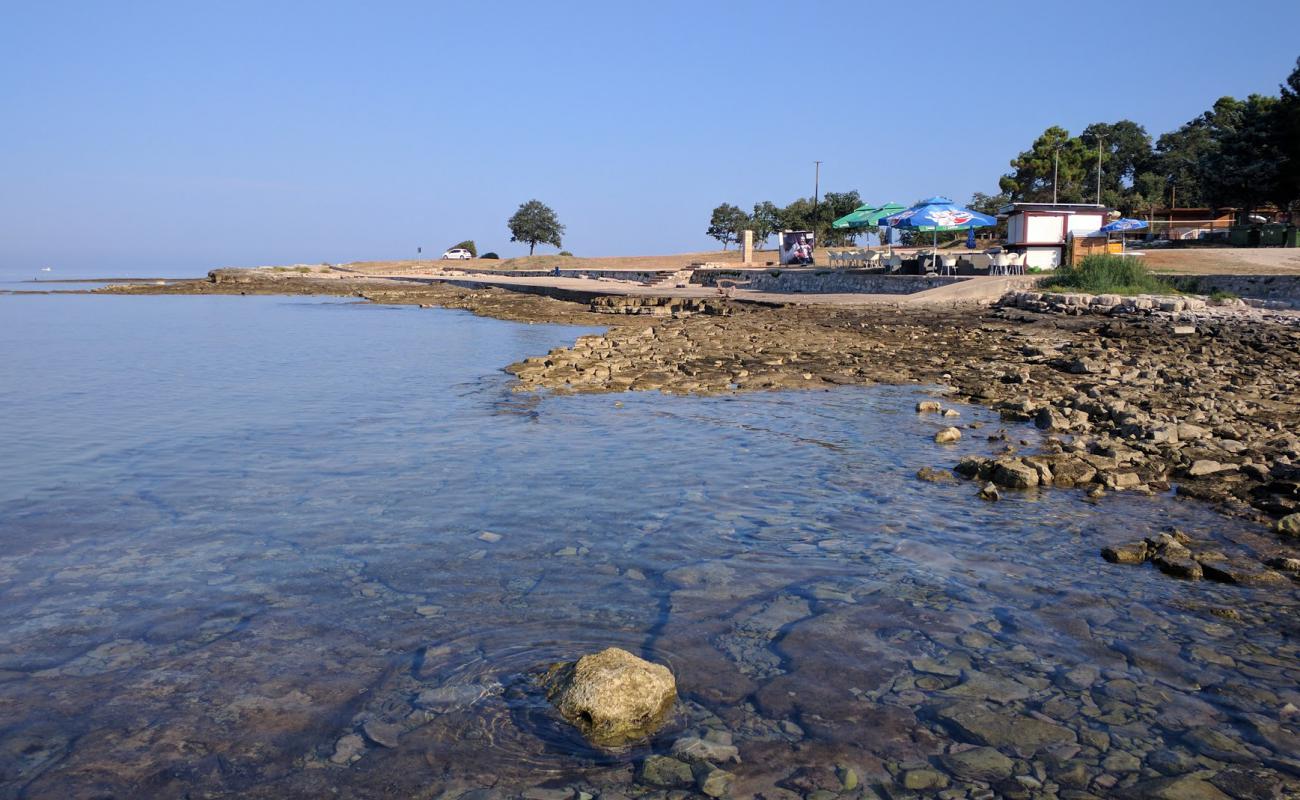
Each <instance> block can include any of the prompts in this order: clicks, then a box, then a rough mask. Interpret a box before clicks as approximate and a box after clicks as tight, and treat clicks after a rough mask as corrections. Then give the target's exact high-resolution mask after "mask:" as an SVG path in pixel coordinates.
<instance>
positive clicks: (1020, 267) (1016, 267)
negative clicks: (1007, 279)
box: [1007, 253, 1029, 275]
mask: <svg viewBox="0 0 1300 800" xmlns="http://www.w3.org/2000/svg"><path fill="white" fill-rule="evenodd" d="M1028 258H1029V254H1028V253H1010V254H1008V255H1007V274H1008V275H1024V274H1025V260H1026V259H1028Z"/></svg>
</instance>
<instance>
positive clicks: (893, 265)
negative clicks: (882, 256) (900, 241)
mask: <svg viewBox="0 0 1300 800" xmlns="http://www.w3.org/2000/svg"><path fill="white" fill-rule="evenodd" d="M885 264H886V266H888V267H889V271H890V272H898V271H899V270H901V269H902V268H903V257H902V256H900V255H899V254H898V253H894V254H892V255H890V256H889V260H888V261H886V262H885Z"/></svg>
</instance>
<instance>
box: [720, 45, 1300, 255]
mask: <svg viewBox="0 0 1300 800" xmlns="http://www.w3.org/2000/svg"><path fill="white" fill-rule="evenodd" d="M1279 88H1280V91H1279V93H1278V95H1276V96H1273V95H1260V94H1252V95H1250V96H1249V97H1247V98H1246V99H1244V100H1241V99H1237V98H1235V97H1221V98H1219V100H1218V101H1216V102H1215V103H1214V105H1213V106H1212V107H1211V108H1210V109H1209V110H1207V111H1205V112H1204V113H1202V114H1200V115H1199V116H1197V117H1196V118H1194V119H1191V120H1189V121H1188V122H1187V123H1185V124H1184V125H1182V126H1181V127H1179V128H1178V129H1177V130H1174V131H1169V132H1168V133H1163V134H1160V135H1159V136H1158V137H1155V138H1153V137H1152V136H1151V134H1150V133H1148V132H1147V130H1146V128H1144V127H1143V126H1142V125H1140V124H1138V123H1136V122H1133V121H1132V120H1127V119H1123V120H1119V121H1118V122H1096V123H1093V124H1091V125H1089V126H1087V127H1086V128H1084V129H1083V130H1082V131H1081V132H1080V133H1079V135H1078V136H1072V135H1071V134H1070V132H1069V131H1067V130H1065V129H1064V128H1061V127H1059V126H1053V127H1050V128H1048V129H1047V130H1045V131H1043V133H1042V135H1040V136H1039V137H1038V138H1037V139H1035V140H1034V142H1033V144H1032V145H1030V147H1029V149H1028V150H1026V151H1024V152H1022V153H1020V154H1019V155H1018V156H1016V157H1015V158H1014V159H1012V160H1011V162H1010V166H1011V170H1010V171H1009V172H1008V173H1006V174H1005V175H1003V176H1002V177H1001V178H1000V179H999V181H998V189H999V191H998V192H997V193H996V194H985V193H983V192H976V193H975V194H974V195H973V196H972V197H971V200H970V207H971V208H972V209H974V210H976V211H979V212H982V213H985V214H996V213H997V210H998V209H999V208H1000V207H1002V206H1004V205H1006V204H1007V203H1012V202H1020V203H1047V202H1051V201H1052V199H1053V192H1054V191H1055V197H1056V200H1057V201H1058V202H1062V203H1092V202H1097V201H1098V200H1100V202H1101V203H1103V204H1105V205H1106V206H1107V207H1109V208H1114V209H1118V210H1119V211H1120V212H1121V213H1123V214H1125V215H1135V216H1136V215H1141V214H1143V213H1150V212H1151V211H1152V210H1153V209H1155V208H1157V207H1165V206H1175V205H1177V206H1183V207H1193V208H1197V207H1205V208H1215V209H1218V208H1240V209H1243V210H1245V211H1251V210H1254V209H1257V208H1259V207H1261V206H1263V205H1265V204H1270V203H1271V204H1273V205H1274V206H1276V207H1277V208H1279V209H1282V210H1290V209H1292V208H1294V207H1295V206H1296V205H1297V204H1300V58H1298V59H1296V66H1295V69H1294V70H1293V71H1292V72H1291V74H1290V75H1289V76H1287V78H1286V80H1285V81H1284V82H1283V83H1282V84H1281V86H1280V87H1279ZM1098 172H1100V179H1101V180H1100V188H1101V192H1100V198H1098V192H1097V189H1098ZM861 204H862V202H861V199H860V197H859V195H858V192H856V191H850V192H827V193H826V196H825V197H824V198H822V199H821V201H820V202H818V203H816V204H814V202H813V198H807V197H801V198H799V199H797V200H795V201H794V202H792V203H790V204H789V205H788V206H785V207H784V208H780V207H778V206H776V205H775V204H774V203H771V202H769V201H764V202H762V203H756V204H755V205H754V207H753V210H752V211H751V212H749V213H746V212H745V211H744V210H743V209H741V208H739V207H738V206H735V205H732V204H731V203H723V204H722V205H720V206H718V207H717V208H715V209H713V213H712V215H711V216H710V218H709V228H708V231H707V234H708V235H709V236H711V237H713V238H714V239H717V240H718V241H720V242H722V246H723V249H726V247H727V246H728V245H730V244H731V243H733V242H737V241H739V240H740V237H741V236H742V232H743V231H744V230H745V229H746V228H749V229H751V230H753V231H754V243H755V245H756V246H757V245H760V244H762V243H765V242H766V241H767V239H768V237H770V236H771V235H772V234H773V233H775V232H777V231H781V230H811V231H814V232H816V234H817V242H818V244H819V245H825V246H828V247H842V246H845V245H849V244H852V243H853V241H854V238H855V237H856V236H857V235H859V234H860V233H862V231H861V230H856V231H855V230H842V229H841V230H837V229H835V228H832V227H831V223H832V222H833V221H834V220H836V219H838V218H839V217H842V216H844V215H845V214H848V213H850V212H852V211H853V210H854V209H855V208H857V207H858V206H860V205H861Z"/></svg>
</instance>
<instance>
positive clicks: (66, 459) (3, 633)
mask: <svg viewBox="0 0 1300 800" xmlns="http://www.w3.org/2000/svg"><path fill="white" fill-rule="evenodd" d="M0 311H3V314H2V315H0V337H2V340H3V341H4V343H5V345H6V349H7V351H8V352H11V353H13V363H12V369H11V370H10V375H11V376H16V379H15V380H6V381H5V382H3V383H2V384H0V407H3V408H5V409H6V411H5V413H6V421H7V422H8V424H9V428H10V430H11V432H12V433H11V436H10V437H8V438H9V440H10V441H9V444H10V445H12V446H11V447H7V448H6V451H5V453H4V455H3V456H0V521H2V524H3V538H2V539H0V600H2V601H3V607H4V609H5V612H6V613H5V614H4V615H3V617H0V798H9V797H15V798H16V797H24V798H29V797H30V798H38V797H39V798H46V797H49V798H56V797H57V798H63V797H91V796H94V797H138V796H159V797H182V796H223V795H229V796H251V797H268V798H269V797H318V796H325V795H326V794H329V793H332V792H335V791H342V792H343V793H344V794H345V795H347V796H353V797H410V796H428V797H437V796H440V795H442V794H443V793H450V794H448V795H447V796H449V797H455V796H459V795H460V794H462V793H464V792H467V791H471V790H478V789H486V788H491V789H492V792H494V793H496V794H492V793H489V795H491V796H496V795H497V794H499V795H500V796H502V797H507V796H510V795H512V794H516V793H517V792H518V791H519V790H521V789H524V788H527V787H532V786H539V785H543V784H544V785H546V786H549V787H553V788H575V789H579V790H582V791H587V792H591V793H592V794H600V793H602V792H605V793H613V794H611V796H613V795H614V794H620V793H621V794H629V795H635V794H638V793H639V791H640V790H639V788H638V781H639V780H640V778H638V777H637V776H636V775H635V774H634V765H635V764H637V763H638V762H640V761H641V759H643V758H644V757H645V756H646V755H647V754H649V753H651V752H667V750H668V749H669V747H670V746H671V744H672V742H673V741H674V740H675V739H677V738H679V737H681V736H683V735H687V734H703V733H705V732H706V731H713V732H715V735H719V733H721V732H725V733H727V734H730V736H731V738H732V740H733V741H734V742H735V744H736V745H737V746H738V747H739V751H740V759H741V761H740V763H738V764H737V763H729V764H726V765H720V766H724V768H725V769H727V770H729V771H731V772H733V773H734V774H735V776H736V782H735V784H734V786H733V794H735V795H736V796H749V795H752V794H754V793H755V792H758V793H763V794H764V796H765V797H769V798H774V797H777V796H778V795H779V794H780V791H781V790H778V789H774V787H776V786H778V785H779V786H781V787H783V788H784V789H785V790H789V791H793V792H795V793H797V794H801V795H811V794H814V793H815V792H818V791H832V792H839V791H841V790H843V789H844V788H845V785H846V780H847V778H846V775H847V772H846V770H851V771H852V772H853V774H854V775H855V776H860V781H861V782H862V783H863V784H867V785H870V784H874V783H879V782H887V783H890V784H892V785H894V786H899V785H902V784H903V783H905V782H908V783H911V784H912V785H914V786H917V787H921V786H922V785H923V784H924V785H928V786H931V789H930V790H929V791H933V790H934V789H936V788H937V787H938V786H940V785H943V786H948V787H949V788H950V789H953V790H961V789H969V790H970V791H971V792H975V793H978V792H979V791H982V790H981V789H980V788H979V787H984V786H989V785H992V786H993V787H995V791H997V792H998V793H1000V794H1010V795H1015V793H1016V791H1017V790H1018V791H1021V792H1024V793H1030V792H1033V793H1039V794H1041V793H1044V792H1048V793H1051V794H1057V793H1060V792H1068V791H1086V792H1088V793H1090V794H1091V795H1094V796H1105V795H1108V794H1111V793H1112V790H1113V791H1114V792H1120V791H1121V790H1124V789H1125V787H1127V786H1131V785H1133V784H1137V785H1139V786H1147V785H1150V782H1151V781H1155V780H1167V781H1175V780H1184V781H1188V782H1195V787H1200V786H1202V785H1206V786H1208V785H1210V784H1209V783H1208V782H1209V781H1211V780H1215V781H1217V783H1216V784H1214V785H1215V786H1220V785H1221V786H1225V787H1226V786H1229V785H1237V784H1232V783H1231V780H1230V779H1237V780H1239V781H1240V780H1245V779H1246V778H1243V777H1241V775H1238V774H1237V772H1234V770H1237V771H1238V772H1241V771H1242V770H1245V772H1249V773H1250V776H1247V777H1251V776H1253V777H1252V779H1253V780H1256V781H1257V782H1260V783H1259V785H1260V786H1264V787H1265V788H1268V787H1273V788H1276V787H1277V786H1279V785H1283V784H1294V782H1295V781H1296V779H1297V775H1298V774H1300V773H1298V772H1297V770H1298V769H1300V762H1298V761H1297V755H1296V754H1297V752H1300V748H1297V746H1296V745H1297V738H1296V734H1295V722H1296V714H1297V713H1298V712H1297V706H1300V692H1297V689H1296V686H1297V681H1300V667H1298V666H1297V664H1298V663H1300V661H1298V660H1297V657H1296V656H1297V653H1296V649H1297V645H1296V633H1297V628H1298V626H1297V615H1296V601H1297V593H1296V591H1295V590H1294V588H1293V586H1291V585H1288V586H1286V587H1284V588H1283V589H1281V590H1278V589H1269V590H1257V589H1252V588H1248V587H1238V586H1225V585H1220V584H1213V583H1208V582H1198V583H1187V582H1180V581H1176V580H1173V579H1171V578H1168V577H1165V576H1162V575H1160V574H1158V573H1156V572H1154V571H1153V570H1151V569H1149V568H1145V567H1144V568H1138V567H1118V566H1113V565H1108V564H1106V563H1105V562H1103V561H1102V560H1101V559H1100V558H1099V557H1098V556H1097V552H1098V549H1099V548H1100V547H1101V546H1103V545H1105V544H1111V543H1116V542H1121V541H1128V540H1131V539H1133V538H1135V537H1138V536H1141V535H1146V534H1150V533H1153V532H1156V531H1159V530H1162V529H1164V528H1165V527H1167V526H1171V525H1172V526H1177V527H1178V528H1180V529H1182V530H1184V531H1186V532H1187V533H1189V534H1191V535H1192V536H1193V537H1196V538H1205V539H1210V540H1213V541H1214V542H1216V546H1217V547H1218V549H1221V550H1224V551H1227V552H1229V553H1231V552H1235V551H1239V550H1253V549H1258V548H1266V547H1268V546H1269V542H1270V539H1269V534H1267V533H1264V532H1262V531H1260V530H1257V529H1255V528H1252V527H1251V526H1247V525H1244V524H1242V523H1237V522H1233V521H1229V520H1225V519H1222V518H1220V517H1218V516H1216V515H1214V514H1212V513H1210V512H1208V511H1207V510H1205V509H1203V508H1201V507H1198V506H1195V505H1190V504H1186V503H1182V502H1178V501H1176V500H1173V499H1172V498H1168V497H1162V498H1140V497H1125V496H1112V497H1107V498H1105V499H1103V500H1101V501H1089V500H1087V499H1086V498H1084V497H1083V496H1082V495H1081V494H1077V493H1072V492H1063V491H1058V492H1048V493H1043V494H1025V493H1009V494H1011V495H1012V496H1011V497H1009V498H1008V499H1005V500H1003V501H1002V502H998V503H984V502H981V501H978V500H976V499H975V498H974V496H973V494H974V493H973V487H971V486H970V485H968V484H957V485H945V484H929V483H922V482H919V481H917V480H915V478H914V477H913V474H914V472H915V470H916V469H917V468H918V467H920V466H925V465H938V466H947V465H950V464H951V463H953V462H955V461H956V460H957V458H958V457H959V456H960V455H961V454H963V453H968V452H982V451H984V450H987V449H988V448H989V447H990V446H991V445H990V444H989V443H988V442H986V441H981V439H982V437H981V436H979V435H977V434H975V433H974V432H973V431H971V432H969V433H970V435H968V436H967V437H966V438H965V439H964V440H963V441H962V443H961V444H959V445H957V446H953V447H948V448H939V447H937V446H936V445H934V444H933V443H931V442H930V441H929V436H930V435H931V434H932V433H933V430H934V427H935V426H936V425H937V424H938V421H937V420H935V419H933V418H926V417H918V416H917V415H915V414H914V413H912V412H911V408H912V406H913V404H914V403H915V401H916V398H917V396H918V395H917V393H916V391H915V390H913V389H908V388H897V387H894V388H888V387H887V388H880V389H872V390H863V389H856V390H854V389H850V390H839V391H835V392H827V393H802V394H796V393H780V394H767V395H756V396H744V397H737V398H708V399H699V398H675V397H672V398H670V397H660V396H658V395H626V396H619V397H617V398H615V397H609V396H604V397H601V396H584V397H563V398H559V397H551V398H538V397H532V396H520V395H513V394H511V393H510V391H509V383H508V376H505V375H504V374H502V373H500V372H499V371H498V370H497V368H498V367H499V366H500V365H503V364H506V363H509V362H510V361H513V360H515V359H516V358H518V357H520V356H522V355H525V354H528V353H537V352H543V351H545V350H546V349H548V348H550V347H552V346H556V345H558V344H560V343H562V342H565V341H567V340H569V339H571V338H572V337H574V336H575V335H577V334H578V333H580V331H575V330H573V329H563V328H557V327H550V326H524V325H514V324H507V323H501V322H496V321H491V320H482V319H476V318H474V317H471V316H468V315H465V314H460V313H452V312H441V311H427V310H426V311H419V310H416V309H410V308H400V309H397V308H379V307H371V306H363V305H356V304H351V303H340V302H338V301H327V302H317V301H314V300H284V299H278V298H84V297H68V298H0ZM962 414H963V417H962V421H963V422H971V421H982V422H985V423H987V424H988V428H987V429H986V430H987V431H989V432H991V431H993V430H996V429H997V427H998V425H999V423H998V422H997V421H996V419H995V418H994V417H992V416H991V415H990V414H989V413H987V412H985V411H983V410H981V409H975V408H965V409H962ZM1035 435H1036V434H1035V433H1034V432H1033V431H1032V430H1027V429H1016V430H1014V431H1012V438H1013V439H1014V438H1017V437H1026V438H1029V437H1034V436H1035ZM485 532H487V533H491V534H496V536H484V535H483V534H484V533H485ZM498 537H499V538H498ZM611 644H614V645H619V646H622V647H624V648H626V649H629V650H631V651H633V652H636V653H638V654H640V655H643V656H645V657H648V658H652V659H654V660H657V661H661V662H663V663H666V664H668V665H669V666H671V668H672V669H673V671H674V673H675V674H676V675H677V679H678V684H679V689H680V692H681V695H682V702H681V703H680V704H679V708H678V710H677V713H676V715H675V717H674V719H673V721H672V722H671V723H670V724H669V726H668V727H667V728H666V729H665V730H664V731H663V732H662V733H661V734H660V735H659V736H658V737H656V739H655V740H654V741H652V742H648V743H646V744H644V745H642V746H640V747H637V748H632V749H630V750H628V751H626V752H620V753H605V752H600V751H595V750H592V749H590V748H588V747H586V746H585V745H584V744H583V742H582V741H581V739H580V738H578V737H576V736H575V735H574V733H573V732H572V731H571V730H570V729H569V728H567V726H565V725H563V723H561V722H559V721H558V720H557V718H556V717H555V715H553V714H552V713H551V711H550V709H549V707H548V706H547V705H546V703H545V701H544V700H543V699H542V698H541V695H540V693H539V692H538V691H537V688H536V685H535V683H534V678H535V675H536V673H537V671H538V670H540V669H542V668H544V667H545V666H546V665H548V664H549V663H551V662H553V661H556V660H561V659H568V658H572V657H574V656H576V655H579V654H581V653H583V652H587V651H591V650H595V649H599V648H603V647H605V646H608V645H611ZM972 745H987V746H991V747H993V748H996V749H997V750H998V751H1000V752H1001V753H1002V754H1003V755H1004V756H1005V759H1003V761H1005V764H1004V763H1003V761H999V760H998V759H997V758H994V757H993V756H992V755H990V754H989V752H988V751H986V750H970V749H969V748H970V746H972ZM962 750H966V751H967V753H974V754H975V755H977V756H980V757H981V758H983V759H984V761H982V762H979V763H977V764H976V767H978V769H977V768H976V767H972V766H971V763H974V762H977V761H979V760H978V759H977V758H975V756H966V757H964V758H958V756H960V755H961V753H960V752H959V751H962ZM949 751H953V752H949ZM981 770H982V771H981ZM1245 772H1243V773H1242V774H1243V775H1244V774H1245ZM1225 776H1227V777H1225ZM926 781H930V783H928V784H926V783H925V782H926ZM1252 785H1253V784H1252ZM1180 786H1183V787H1184V788H1186V787H1187V786H1192V783H1187V784H1185V785H1181V784H1180ZM1017 787H1018V789H1017ZM1195 787H1193V788H1195ZM1178 788H1179V787H1178V786H1176V787H1175V789H1178ZM1238 788H1239V787H1238ZM1224 791H1226V792H1228V794H1229V796H1241V795H1240V794H1233V793H1232V790H1230V789H1226V788H1225V789H1224ZM489 795H485V794H483V793H481V792H480V793H479V794H476V795H475V796H474V797H475V798H476V799H477V798H481V797H487V796H489ZM782 796H784V795H782ZM953 796H963V795H962V794H961V792H960V791H958V793H957V794H955V795H953ZM972 796H975V795H972ZM1024 796H1031V795H1030V794H1025V795H1024ZM1035 796H1036V795H1035ZM1171 796H1172V795H1171ZM1207 796H1209V795H1207Z"/></svg>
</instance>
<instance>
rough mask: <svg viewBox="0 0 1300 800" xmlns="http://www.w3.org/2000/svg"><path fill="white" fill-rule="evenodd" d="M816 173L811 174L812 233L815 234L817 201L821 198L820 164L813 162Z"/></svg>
mask: <svg viewBox="0 0 1300 800" xmlns="http://www.w3.org/2000/svg"><path fill="white" fill-rule="evenodd" d="M813 164H814V165H815V169H816V171H815V172H814V173H813V213H812V215H813V225H812V227H813V233H816V232H817V201H818V200H819V199H820V198H821V188H822V162H820V161H814V162H813Z"/></svg>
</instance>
